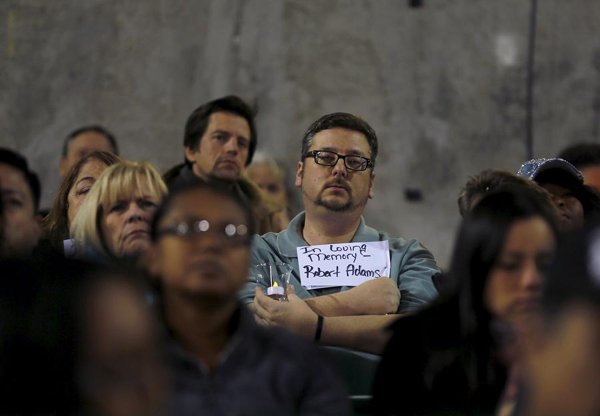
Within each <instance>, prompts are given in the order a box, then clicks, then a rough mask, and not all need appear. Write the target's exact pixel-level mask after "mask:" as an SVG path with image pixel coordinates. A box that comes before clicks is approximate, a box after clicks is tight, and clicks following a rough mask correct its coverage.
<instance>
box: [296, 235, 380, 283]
mask: <svg viewBox="0 0 600 416" xmlns="http://www.w3.org/2000/svg"><path fill="white" fill-rule="evenodd" d="M296 250H297V252H298V266H299V267H298V268H299V270H298V271H299V273H300V282H301V283H302V286H304V287H306V288H307V289H318V288H323V287H336V286H358V285H360V284H361V283H364V282H366V281H367V280H371V279H376V278H378V277H381V276H388V277H389V273H390V250H389V244H388V242H387V241H371V242H368V243H345V244H323V245H319V246H304V247H298V248H297V249H296Z"/></svg>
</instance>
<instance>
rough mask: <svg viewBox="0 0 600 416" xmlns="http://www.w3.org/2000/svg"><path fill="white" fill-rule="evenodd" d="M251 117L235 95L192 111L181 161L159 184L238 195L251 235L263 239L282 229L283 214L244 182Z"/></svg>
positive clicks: (251, 147)
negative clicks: (248, 214) (250, 219)
mask: <svg viewBox="0 0 600 416" xmlns="http://www.w3.org/2000/svg"><path fill="white" fill-rule="evenodd" d="M254 116H255V111H254V110H253V109H252V108H251V107H250V106H249V105H248V104H247V103H245V102H244V101H243V100H242V99H241V98H239V97H237V96H235V95H229V96H226V97H223V98H219V99H216V100H213V101H209V102H208V103H205V104H203V105H201V106H200V107H198V108H196V109H195V110H194V111H193V112H192V114H191V115H190V116H189V118H188V119H187V122H186V124H185V133H184V137H183V150H184V154H185V162H184V163H183V164H180V165H177V166H174V167H173V168H171V169H170V170H169V171H168V172H166V173H165V174H164V180H165V182H166V183H167V186H168V187H169V188H173V187H177V186H182V185H185V184H190V183H195V182H205V183H210V184H213V185H214V186H217V187H219V188H223V189H225V190H227V191H229V192H232V193H233V194H236V195H238V196H239V197H241V198H242V199H244V200H246V203H248V204H249V205H250V207H251V209H252V213H253V215H254V221H255V223H256V230H257V233H259V234H264V233H267V232H270V231H280V230H282V229H283V228H284V227H285V218H283V217H282V215H284V214H285V212H284V210H283V207H281V206H279V204H277V203H276V202H274V201H272V200H271V198H269V197H268V196H267V195H266V194H265V193H264V192H263V191H262V190H261V189H260V188H259V187H258V186H257V185H255V184H254V183H252V182H251V181H248V180H247V178H245V177H244V172H245V170H246V166H248V165H249V164H250V162H252V157H253V155H254V151H255V150H256V143H257V134H256V127H255V123H254Z"/></svg>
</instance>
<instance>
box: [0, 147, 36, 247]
mask: <svg viewBox="0 0 600 416" xmlns="http://www.w3.org/2000/svg"><path fill="white" fill-rule="evenodd" d="M40 192H41V191H40V182H39V180H38V177H37V175H36V174H35V173H33V172H31V171H30V170H29V167H28V165H27V160H25V158H24V157H23V156H21V155H20V154H18V153H15V152H13V151H12V150H9V149H6V148H0V197H1V198H2V205H3V227H2V228H3V232H2V235H1V237H2V239H1V240H0V258H9V257H14V258H28V257H30V256H31V253H32V251H33V249H34V247H35V246H36V245H37V243H38V240H39V238H40V234H41V227H40V221H41V217H40V216H39V215H38V213H37V212H38V208H39V203H40Z"/></svg>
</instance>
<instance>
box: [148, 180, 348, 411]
mask: <svg viewBox="0 0 600 416" xmlns="http://www.w3.org/2000/svg"><path fill="white" fill-rule="evenodd" d="M253 231H254V228H253V219H252V215H251V212H250V210H249V209H248V207H247V206H245V204H244V203H243V202H241V201H239V200H238V199H237V198H236V197H235V196H233V195H231V193H228V192H225V191H223V190H221V189H216V188H213V187H212V186H210V185H208V184H195V185H191V186H190V185H187V186H184V187H183V188H179V189H174V190H172V191H171V193H170V195H169V196H168V197H167V198H166V200H165V201H164V202H163V204H162V205H161V207H160V208H159V209H158V211H157V213H156V216H155V217H154V220H153V224H152V238H153V240H154V246H153V248H152V249H151V254H152V255H151V256H149V258H150V259H151V269H152V270H153V273H154V274H155V275H156V276H157V277H158V285H159V289H158V298H159V304H160V305H161V308H162V313H163V316H164V320H165V323H166V326H167V327H168V329H169V334H170V338H171V347H170V349H169V351H168V355H169V357H170V361H171V364H172V369H173V380H174V385H175V391H174V406H173V414H177V415H200V414H202V415H204V414H206V415H225V414H232V415H241V414H244V415H346V414H349V403H348V400H347V398H346V396H345V391H344V388H343V386H342V384H341V381H340V380H339V379H338V378H337V376H336V375H335V374H334V372H333V371H332V368H331V367H330V365H329V363H327V362H326V361H324V359H323V357H322V356H321V352H320V351H318V350H317V348H316V347H315V346H313V345H311V343H310V342H308V341H306V340H303V339H299V338H297V337H296V336H295V335H293V334H291V333H287V332H285V331H284V330H281V329H271V328H265V327H263V326H260V325H258V324H257V323H256V322H255V320H254V317H253V316H252V314H251V313H250V311H248V310H247V309H246V308H245V307H244V306H243V305H241V304H240V303H239V301H238V299H237V296H236V294H237V292H238V291H239V290H240V289H241V288H242V286H243V285H244V283H245V282H246V278H247V274H248V267H249V265H250V236H251V234H252V233H253Z"/></svg>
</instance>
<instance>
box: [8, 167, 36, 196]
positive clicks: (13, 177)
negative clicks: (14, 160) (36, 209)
mask: <svg viewBox="0 0 600 416" xmlns="http://www.w3.org/2000/svg"><path fill="white" fill-rule="evenodd" d="M0 189H2V190H3V191H4V190H11V191H16V192H21V193H23V194H24V195H26V196H29V197H30V198H32V193H31V189H29V185H28V184H27V180H26V179H25V174H24V173H23V172H22V171H20V170H19V169H17V168H15V167H14V166H11V165H7V164H6V163H1V162H0Z"/></svg>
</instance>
